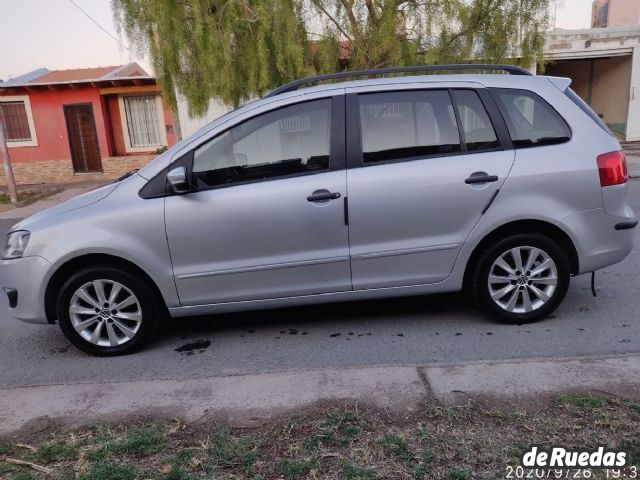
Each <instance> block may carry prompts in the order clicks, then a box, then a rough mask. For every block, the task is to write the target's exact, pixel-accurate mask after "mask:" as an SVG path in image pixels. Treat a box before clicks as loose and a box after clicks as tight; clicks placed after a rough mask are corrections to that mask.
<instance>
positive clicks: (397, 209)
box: [347, 89, 514, 290]
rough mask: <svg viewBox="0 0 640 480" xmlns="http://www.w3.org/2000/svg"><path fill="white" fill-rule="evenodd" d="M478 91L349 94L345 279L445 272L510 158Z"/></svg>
mask: <svg viewBox="0 0 640 480" xmlns="http://www.w3.org/2000/svg"><path fill="white" fill-rule="evenodd" d="M481 95H482V97H484V98H485V100H484V101H483V100H482V97H481ZM481 95H479V94H478V92H477V91H476V90H474V89H460V90H448V89H432V90H412V91H407V90H404V91H392V92H384V93H360V94H356V93H350V94H349V95H348V97H347V98H348V100H347V109H348V110H347V112H348V113H347V118H348V121H347V138H348V142H349V143H348V152H349V153H348V162H349V165H350V167H352V168H349V169H348V170H347V172H348V174H347V184H348V190H349V222H350V229H349V235H350V242H351V255H352V277H353V287H354V289H356V290H358V289H369V288H380V287H397V286H408V285H420V284H430V283H436V282H440V281H442V280H444V279H445V278H446V277H447V276H449V275H450V273H451V271H452V268H453V265H454V262H455V260H456V257H457V255H458V253H459V251H460V249H461V247H462V246H463V244H464V242H465V241H466V239H467V237H468V236H469V234H470V232H471V230H472V229H473V228H474V226H475V225H476V224H477V223H478V220H479V219H480V218H481V216H482V215H483V213H484V210H485V209H486V208H487V206H488V205H489V204H490V202H491V201H492V200H493V198H494V196H495V195H496V193H497V191H498V189H499V188H500V186H501V185H502V183H503V182H504V180H505V179H506V177H507V175H508V173H509V171H510V169H511V166H512V164H513V160H514V153H513V150H512V149H510V148H508V147H510V145H506V147H507V149H503V147H505V144H504V143H505V142H506V143H508V142H509V140H508V135H507V133H506V128H505V127H504V124H497V123H498V122H497V121H496V122H492V120H491V118H490V116H489V115H488V113H487V109H486V107H489V109H490V111H492V112H495V111H496V107H495V104H493V103H491V102H490V100H491V99H490V98H487V97H486V96H485V93H484V92H481ZM485 106H486V107H485ZM494 123H496V124H494Z"/></svg>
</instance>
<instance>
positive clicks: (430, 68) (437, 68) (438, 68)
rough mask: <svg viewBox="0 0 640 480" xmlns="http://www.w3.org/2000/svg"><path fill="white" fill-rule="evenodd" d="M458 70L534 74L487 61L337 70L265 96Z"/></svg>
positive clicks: (296, 81)
mask: <svg viewBox="0 0 640 480" xmlns="http://www.w3.org/2000/svg"><path fill="white" fill-rule="evenodd" d="M456 70H486V71H500V72H505V73H509V74H511V75H533V74H532V73H531V72H529V71H528V70H525V69H524V68H522V67H517V66H515V65H492V64H487V63H478V64H472V63H468V64H459V65H417V66H412V67H396V68H385V69H380V70H356V71H353V72H348V71H347V72H337V73H328V74H326V75H318V76H317V77H309V78H302V79H300V80H294V81H293V82H289V83H285V84H284V85H281V86H279V87H278V88H276V89H275V90H273V91H272V92H269V93H268V94H266V95H265V96H264V97H263V98H268V97H274V96H276V95H280V94H281V93H286V92H293V91H295V90H297V89H298V88H300V87H301V86H302V85H307V84H310V83H317V82H323V81H325V80H335V79H338V78H350V77H363V76H371V75H391V74H394V73H417V72H442V71H456Z"/></svg>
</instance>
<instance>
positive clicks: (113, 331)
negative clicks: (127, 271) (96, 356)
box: [69, 279, 142, 347]
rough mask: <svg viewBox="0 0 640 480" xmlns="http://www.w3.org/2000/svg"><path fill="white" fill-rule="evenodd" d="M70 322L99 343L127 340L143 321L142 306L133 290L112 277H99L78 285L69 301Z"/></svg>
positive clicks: (108, 343) (94, 342)
mask: <svg viewBox="0 0 640 480" xmlns="http://www.w3.org/2000/svg"><path fill="white" fill-rule="evenodd" d="M69 318H70V319H71V325H72V326H73V328H74V329H75V330H76V332H78V334H79V335H80V336H81V337H82V338H83V339H85V340H86V341H87V342H90V343H92V344H94V345H98V346H100V347H117V346H119V345H123V344H125V343H127V342H128V341H130V340H131V339H132V338H133V337H135V335H136V334H137V333H138V331H139V330H140V327H141V325H142V308H141V307H140V302H139V300H138V298H137V297H136V296H135V294H134V293H133V292H132V291H131V290H130V289H129V288H127V287H126V286H124V285H123V284H121V283H119V282H116V281H114V280H108V279H98V280H93V281H91V282H87V283H85V284H84V285H82V286H80V287H79V288H78V289H77V290H76V291H75V293H74V294H73V296H72V297H71V301H70V304H69Z"/></svg>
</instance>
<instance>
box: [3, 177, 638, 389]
mask: <svg viewBox="0 0 640 480" xmlns="http://www.w3.org/2000/svg"><path fill="white" fill-rule="evenodd" d="M631 202H632V205H633V207H634V209H635V210H636V211H638V212H640V180H633V181H632V184H631ZM13 223H14V222H13V221H2V222H0V235H2V236H4V234H5V232H6V231H7V229H8V228H9V227H10V226H11V225H12V224H13ZM637 231H638V232H640V229H637ZM597 286H598V289H597V292H598V297H597V298H593V297H592V295H591V292H590V288H589V277H588V276H582V277H577V278H574V279H573V280H572V283H571V287H570V289H569V293H568V295H567V298H566V299H565V301H564V303H563V304H562V305H561V307H560V308H559V309H558V310H557V311H556V312H555V314H554V315H553V316H552V317H550V318H548V319H546V320H544V321H542V322H539V323H536V324H531V325H522V326H517V325H515V326H506V325H499V324H496V323H493V322H492V321H491V319H490V318H487V317H486V316H484V315H483V314H481V313H479V312H477V311H476V310H474V309H473V308H471V307H469V306H467V305H465V303H464V301H463V297H462V296H461V295H457V294H451V295H438V296H431V297H422V298H400V299H393V300H385V301H370V302H359V303H347V304H345V303H343V304H334V305H323V306H316V307H304V308H291V309H285V310H271V311H262V312H260V311H259V312H249V313H242V314H233V315H218V316H210V317H201V318H192V319H179V320H177V321H175V322H174V323H173V324H172V325H171V326H169V327H168V328H167V329H166V330H165V331H163V332H162V333H161V335H160V337H159V338H157V339H156V341H155V342H154V343H152V344H151V345H150V346H149V347H148V348H147V349H146V350H145V351H143V352H140V353H137V354H135V355H131V356H127V357H119V358H94V357H90V356H88V355H85V354H83V353H81V352H79V351H78V350H76V349H75V348H74V347H73V346H71V345H70V344H69V342H68V341H67V340H66V339H65V338H64V336H63V335H62V333H61V332H60V330H59V328H58V327H57V326H39V325H28V324H23V323H20V322H17V321H15V320H12V319H9V318H8V317H7V315H6V313H4V312H2V313H0V328H1V330H0V366H1V368H0V386H12V385H38V384H69V383H88V382H104V381H127V380H145V379H179V378H187V377H188V378H198V377H207V376H217V375H236V374H246V373H261V372H273V371H284V370H291V369H313V368H325V367H338V368H339V367H350V366H368V365H371V366H373V365H377V366H380V365H385V366H389V365H425V364H438V363H454V362H459V361H473V360H504V359H521V358H541V357H547V358H553V357H574V356H589V355H612V354H624V353H638V352H640V239H639V241H638V242H637V244H636V247H635V249H634V250H633V252H632V253H631V255H630V256H629V257H628V258H627V259H626V260H625V261H624V262H622V263H620V264H618V265H615V266H613V267H609V268H607V269H605V270H602V271H600V272H599V273H598V275H597Z"/></svg>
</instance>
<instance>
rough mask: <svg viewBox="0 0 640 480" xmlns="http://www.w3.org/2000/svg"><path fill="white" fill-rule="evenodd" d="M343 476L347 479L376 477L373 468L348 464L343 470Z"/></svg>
mask: <svg viewBox="0 0 640 480" xmlns="http://www.w3.org/2000/svg"><path fill="white" fill-rule="evenodd" d="M342 476H343V477H344V479H345V480H372V479H374V478H376V474H375V472H374V471H373V470H370V469H368V468H362V467H358V466H356V465H352V464H347V465H345V466H344V469H343V470H342Z"/></svg>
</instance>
